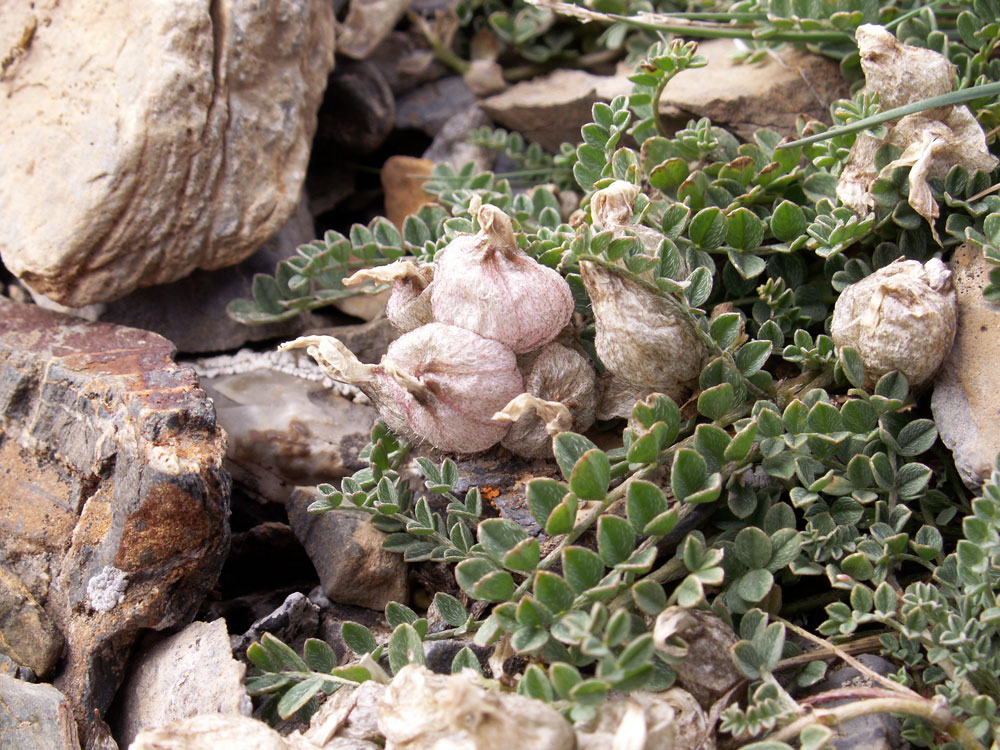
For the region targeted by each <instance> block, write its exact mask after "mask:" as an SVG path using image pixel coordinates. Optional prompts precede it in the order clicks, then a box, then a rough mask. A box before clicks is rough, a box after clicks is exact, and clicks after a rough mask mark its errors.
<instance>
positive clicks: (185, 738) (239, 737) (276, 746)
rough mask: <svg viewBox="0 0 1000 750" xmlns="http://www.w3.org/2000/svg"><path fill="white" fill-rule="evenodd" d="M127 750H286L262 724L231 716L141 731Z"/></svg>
mask: <svg viewBox="0 0 1000 750" xmlns="http://www.w3.org/2000/svg"><path fill="white" fill-rule="evenodd" d="M129 750H289V746H288V745H287V744H286V743H285V740H284V739H283V738H282V737H281V735H280V734H278V733H277V732H276V731H274V730H273V729H271V727H269V726H268V725H267V724H265V723H264V722H262V721H257V720H256V719H251V718H250V717H248V716H239V715H233V714H201V715H199V716H191V717H189V718H187V719H181V720H180V721H175V722H173V723H172V724H169V725H167V726H165V727H159V728H157V729H144V730H143V731H141V732H139V735H138V736H137V737H136V738H135V742H133V743H132V744H131V745H129Z"/></svg>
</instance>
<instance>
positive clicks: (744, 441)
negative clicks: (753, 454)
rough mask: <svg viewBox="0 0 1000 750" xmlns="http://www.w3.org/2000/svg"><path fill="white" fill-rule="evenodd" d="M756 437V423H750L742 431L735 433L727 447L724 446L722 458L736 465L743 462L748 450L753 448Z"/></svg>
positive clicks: (748, 452)
mask: <svg viewBox="0 0 1000 750" xmlns="http://www.w3.org/2000/svg"><path fill="white" fill-rule="evenodd" d="M756 437H757V423H756V422H751V423H750V424H748V425H747V426H746V427H744V428H743V429H742V430H740V431H739V432H737V433H736V434H735V435H734V436H733V439H732V440H730V441H729V445H727V446H726V450H725V452H724V453H723V458H725V460H726V461H735V462H736V463H741V462H743V461H744V460H745V459H746V457H747V456H748V455H749V454H750V449H751V448H752V447H753V442H754V439H755V438H756Z"/></svg>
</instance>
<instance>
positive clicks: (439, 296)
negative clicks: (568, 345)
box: [431, 205, 573, 354]
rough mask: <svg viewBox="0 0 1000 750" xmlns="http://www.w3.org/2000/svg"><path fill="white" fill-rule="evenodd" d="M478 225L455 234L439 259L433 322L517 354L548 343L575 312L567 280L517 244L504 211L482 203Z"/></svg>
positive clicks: (433, 297) (508, 218)
mask: <svg viewBox="0 0 1000 750" xmlns="http://www.w3.org/2000/svg"><path fill="white" fill-rule="evenodd" d="M479 223H480V226H482V230H481V231H480V232H479V234H476V235H462V236H460V237H456V238H455V239H454V240H452V241H451V243H450V244H449V245H448V247H446V248H445V249H444V251H443V252H442V254H441V255H440V257H439V258H438V260H437V269H436V270H435V273H434V283H433V286H432V291H433V295H432V297H431V309H432V311H433V313H434V320H435V321H436V322H438V323H447V324H448V325H455V326H460V327H461V328H466V329H468V330H470V331H473V332H474V333H478V334H479V335H480V336H485V337H486V338H488V339H493V340H494V341H499V342H501V343H502V344H504V345H506V346H507V347H509V348H510V349H512V350H513V351H514V352H515V353H517V354H521V353H524V352H530V351H532V350H534V349H538V348H540V347H542V346H545V344H547V343H549V342H550V341H552V340H553V339H554V338H555V337H556V336H558V335H559V332H560V331H561V330H562V329H563V328H564V327H565V326H566V324H567V323H568V322H569V319H570V316H571V315H572V314H573V295H572V293H571V292H570V288H569V284H567V283H566V280H565V279H563V277H562V276H561V275H560V274H559V273H558V272H557V271H555V270H553V269H551V268H548V267H546V266H543V265H542V264H541V263H539V262H538V261H536V260H535V259H534V258H532V257H530V256H529V255H528V254H527V253H525V252H524V251H522V250H521V249H520V248H518V246H517V240H516V239H515V238H514V229H513V226H512V225H511V221H510V217H508V216H507V215H506V214H505V213H503V211H501V210H500V209H498V208H496V207H495V206H490V205H484V206H481V207H480V209H479Z"/></svg>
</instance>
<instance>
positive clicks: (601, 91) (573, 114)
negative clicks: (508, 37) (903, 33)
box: [480, 39, 848, 152]
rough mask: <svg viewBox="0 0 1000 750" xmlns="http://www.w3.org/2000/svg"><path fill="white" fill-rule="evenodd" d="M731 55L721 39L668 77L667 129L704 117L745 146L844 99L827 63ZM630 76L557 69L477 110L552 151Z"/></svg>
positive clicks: (790, 129) (787, 55)
mask: <svg viewBox="0 0 1000 750" xmlns="http://www.w3.org/2000/svg"><path fill="white" fill-rule="evenodd" d="M734 51H736V47H735V46H734V44H733V42H732V41H730V40H728V39H717V40H710V41H706V42H703V43H701V44H700V46H699V48H698V52H699V54H701V55H704V56H705V57H706V58H708V66H707V67H704V68H696V69H692V70H685V71H683V72H681V73H678V74H677V76H676V77H674V78H673V79H671V81H670V84H669V85H668V86H667V87H666V89H664V93H663V96H662V97H661V98H660V112H661V116H663V117H664V120H665V125H667V126H669V127H668V128H667V129H668V131H676V130H678V129H679V128H681V127H683V126H684V125H685V124H686V123H687V121H688V119H689V118H692V117H708V118H710V119H711V120H712V122H713V123H714V124H715V125H721V126H723V127H725V128H728V129H730V130H732V131H733V132H734V133H736V135H738V136H740V137H741V138H744V139H746V140H752V138H753V133H754V131H755V130H757V129H758V128H771V129H773V130H777V131H778V132H779V133H782V134H784V135H792V134H794V132H795V118H796V117H797V116H798V115H799V114H807V115H810V116H811V117H814V118H816V119H818V120H823V121H829V105H830V103H831V102H833V101H835V100H836V99H839V98H842V97H846V96H847V95H848V90H847V87H846V84H845V83H844V81H843V77H842V76H841V75H840V71H839V69H838V67H837V64H836V63H835V62H833V61H832V60H827V59H824V58H822V57H820V56H818V55H812V54H810V53H808V52H803V51H798V50H794V49H788V50H786V51H783V52H781V53H780V55H779V56H780V58H781V61H780V62H779V61H777V60H773V59H771V58H768V59H767V61H765V62H763V63H759V64H756V65H743V64H740V63H736V62H734V61H732V60H730V59H729V55H731V54H732V53H733V52H734ZM631 73H632V70H631V69H628V68H622V69H619V73H618V74H617V75H615V76H597V75H593V74H591V73H586V72H584V71H578V70H558V71H555V72H553V73H550V74H549V75H546V76H541V77H539V78H534V79H532V80H530V81H525V82H523V83H519V84H517V85H516V86H512V87H511V88H509V89H507V90H506V91H504V92H503V93H501V94H497V95H496V96H491V97H489V98H488V99H485V100H483V101H482V102H481V103H480V106H482V108H483V110H484V111H485V112H486V114H488V115H489V116H490V117H492V118H493V120H494V121H495V122H497V123H498V124H500V125H502V126H503V127H505V128H508V129H511V130H517V131H519V132H521V133H522V134H523V135H524V137H525V138H526V139H527V140H528V141H535V142H537V143H538V144H539V145H541V146H542V147H543V148H545V149H546V150H548V151H551V152H557V151H558V149H559V145H560V144H561V143H562V142H564V141H567V142H570V143H574V144H575V143H577V142H578V141H579V140H580V128H581V127H582V126H583V125H585V124H586V123H588V122H590V121H591V119H592V114H591V107H592V106H593V104H594V102H596V101H611V100H612V99H613V98H614V97H616V96H621V95H625V96H627V95H629V94H630V93H631V90H632V84H631V83H630V82H629V81H628V76H629V75H631Z"/></svg>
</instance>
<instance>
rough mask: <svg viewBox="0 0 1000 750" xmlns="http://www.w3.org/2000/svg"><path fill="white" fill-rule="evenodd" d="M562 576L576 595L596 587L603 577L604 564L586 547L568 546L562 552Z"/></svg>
mask: <svg viewBox="0 0 1000 750" xmlns="http://www.w3.org/2000/svg"><path fill="white" fill-rule="evenodd" d="M562 564H563V575H564V576H565V577H566V582H567V583H568V584H569V585H570V586H571V587H572V588H573V590H574V591H575V592H576V593H577V594H581V593H583V592H584V591H586V590H587V589H589V588H591V587H593V586H596V585H597V584H598V583H599V582H600V580H601V579H602V578H603V577H604V569H605V568H604V563H603V562H602V560H601V558H600V557H599V556H598V555H597V553H595V552H592V551H591V550H589V549H587V548H586V547H578V546H575V545H570V546H568V547H566V548H565V549H564V550H563V551H562Z"/></svg>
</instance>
